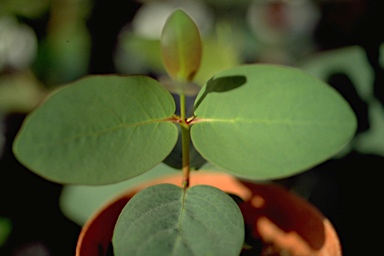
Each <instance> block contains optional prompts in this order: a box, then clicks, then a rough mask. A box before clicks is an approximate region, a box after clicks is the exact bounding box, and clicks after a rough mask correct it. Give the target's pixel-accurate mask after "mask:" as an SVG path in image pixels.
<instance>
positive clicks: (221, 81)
mask: <svg viewBox="0 0 384 256" xmlns="http://www.w3.org/2000/svg"><path fill="white" fill-rule="evenodd" d="M174 112H175V103H174V100H173V98H172V96H171V95H170V93H169V92H168V91H166V90H165V89H163V88H162V86H161V85H160V84H159V83H158V82H157V81H155V80H153V79H151V78H148V77H145V76H127V77H119V76H90V77H87V78H84V79H81V80H79V81H77V82H75V83H73V84H71V85H68V86H66V87H65V88H63V89H61V90H59V91H58V92H56V93H54V94H53V95H52V96H51V97H49V99H47V100H46V101H45V102H44V103H43V104H42V105H41V106H40V107H39V108H38V109H36V111H34V112H33V113H31V114H30V115H29V116H28V117H27V119H26V121H25V122H24V124H23V126H22V128H21V130H20V132H19V134H18V136H17V139H16V141H15V143H14V152H15V154H16V156H17V158H18V159H19V161H20V162H21V163H23V164H25V165H26V166H27V167H28V168H30V169H31V170H33V171H35V172H36V173H38V174H39V175H41V176H43V177H45V178H47V179H49V180H53V181H56V182H60V183H72V184H107V183H113V182H118V181H122V180H126V179H129V178H131V177H134V176H137V175H139V174H141V173H144V172H146V171H148V170H150V169H151V168H152V167H154V166H155V165H157V164H158V163H160V162H161V161H163V160H164V159H165V158H166V156H167V155H168V154H169V153H170V152H171V150H172V148H173V147H174V146H175V144H176V141H177V137H178V131H177V127H176V124H175V123H173V121H174V118H173V114H174ZM194 114H195V116H196V118H195V120H194V123H193V124H192V127H191V139H192V142H193V143H194V145H195V147H196V149H197V150H198V151H199V153H200V154H201V155H202V156H203V157H204V158H205V159H207V160H208V161H209V162H211V163H213V164H215V165H218V166H220V167H222V168H224V169H226V170H228V171H230V172H231V173H234V174H236V175H239V176H243V177H247V178H253V179H272V178H280V177H286V176H289V175H292V174H295V173H297V172H300V171H303V170H305V169H307V168H310V167H312V166H314V165H316V164H318V163H320V162H322V161H324V160H326V159H327V158H329V157H331V156H332V155H333V154H335V153H336V152H337V151H338V150H340V148H341V147H343V146H344V145H345V144H346V143H347V142H348V141H349V140H350V139H351V138H352V136H353V135H354V131H355V129H356V120H355V116H354V114H353V112H352V110H351V108H350V107H349V105H348V103H347V102H346V101H345V100H344V99H343V98H342V97H341V96H340V95H339V94H338V93H337V92H336V91H334V90H333V89H332V88H331V87H329V86H328V85H326V84H325V83H323V82H321V81H319V80H317V79H315V78H313V77H310V76H308V75H307V74H305V73H303V72H302V71H300V70H297V69H294V68H287V67H278V66H271V65H249V66H241V67H238V68H234V69H230V70H227V71H223V72H221V73H219V74H217V75H216V76H215V77H213V78H212V79H211V80H210V81H208V82H207V84H206V85H205V86H204V87H203V88H202V90H201V91H200V93H199V95H198V97H197V99H196V102H195V111H194Z"/></svg>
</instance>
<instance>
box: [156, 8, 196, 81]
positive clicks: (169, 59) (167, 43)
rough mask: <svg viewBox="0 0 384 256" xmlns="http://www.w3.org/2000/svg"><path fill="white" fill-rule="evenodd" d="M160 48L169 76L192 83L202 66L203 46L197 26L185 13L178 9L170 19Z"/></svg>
mask: <svg viewBox="0 0 384 256" xmlns="http://www.w3.org/2000/svg"><path fill="white" fill-rule="evenodd" d="M160 46H161V56H162V59H163V63H164V66H165V68H166V70H167V72H168V74H169V75H170V76H171V77H172V78H173V79H175V80H177V81H192V79H193V77H194V76H195V74H196V72H197V70H198V69H199V66H200V61H201V55H202V53H201V52H202V50H201V49H202V44H201V37H200V32H199V30H198V28H197V26H196V24H195V23H194V21H193V20H192V19H191V18H190V17H189V16H188V15H187V14H186V13H185V12H184V11H182V10H179V9H178V10H176V11H174V12H173V13H172V14H171V15H170V16H169V17H168V19H167V21H166V23H165V25H164V28H163V31H162V34H161V39H160Z"/></svg>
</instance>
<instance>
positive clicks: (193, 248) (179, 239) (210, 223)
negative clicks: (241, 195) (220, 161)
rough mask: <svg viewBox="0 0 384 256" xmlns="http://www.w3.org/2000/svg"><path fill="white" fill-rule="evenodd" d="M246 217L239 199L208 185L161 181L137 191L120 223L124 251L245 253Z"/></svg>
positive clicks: (117, 235) (116, 241)
mask: <svg viewBox="0 0 384 256" xmlns="http://www.w3.org/2000/svg"><path fill="white" fill-rule="evenodd" d="M243 242H244V221H243V217H242V214H241V211H240V209H239V208H238V206H237V205H236V203H235V201H233V199H232V198H231V197H230V196H228V195H227V194H226V193H224V192H223V191H221V190H219V189H217V188H215V187H211V186H206V185H200V186H193V187H191V188H188V189H187V190H185V191H184V190H183V189H182V188H180V187H177V186H175V185H171V184H160V185H156V186H152V187H149V188H146V189H144V190H142V191H140V192H139V193H137V194H136V195H135V196H134V197H133V198H132V199H131V200H130V201H129V202H128V204H127V205H126V206H125V208H124V209H123V211H122V212H121V214H120V216H119V219H118V221H117V223H116V227H115V231H114V235H113V239H112V243H113V247H114V253H115V255H116V256H120V255H132V256H133V255H140V256H144V255H170V256H171V255H175V256H176V255H177V256H179V255H228V256H230V255H239V253H240V251H241V248H242V245H243Z"/></svg>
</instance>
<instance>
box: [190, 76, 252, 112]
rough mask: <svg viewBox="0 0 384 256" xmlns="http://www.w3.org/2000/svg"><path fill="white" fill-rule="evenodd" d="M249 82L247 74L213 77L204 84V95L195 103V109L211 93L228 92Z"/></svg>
mask: <svg viewBox="0 0 384 256" xmlns="http://www.w3.org/2000/svg"><path fill="white" fill-rule="evenodd" d="M246 82H247V79H246V78H245V76H225V77H218V78H215V77H212V78H211V79H209V81H208V82H207V84H206V85H205V86H204V88H203V90H204V92H203V95H201V97H199V98H198V99H197V101H196V103H195V110H196V109H197V108H198V107H199V105H200V104H201V102H202V101H203V100H204V98H205V97H206V96H207V95H208V94H209V93H214V92H218V93H219V92H228V91H231V90H234V89H236V88H238V87H240V86H242V85H243V84H245V83H246Z"/></svg>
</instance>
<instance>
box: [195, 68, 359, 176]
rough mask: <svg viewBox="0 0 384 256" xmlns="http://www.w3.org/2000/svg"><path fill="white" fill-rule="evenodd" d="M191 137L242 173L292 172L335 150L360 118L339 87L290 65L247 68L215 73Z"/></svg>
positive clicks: (213, 160)
mask: <svg viewBox="0 0 384 256" xmlns="http://www.w3.org/2000/svg"><path fill="white" fill-rule="evenodd" d="M195 115H196V119H195V122H196V123H195V124H194V125H193V126H192V127H191V138H192V141H193V143H194V145H195V147H196V149H197V150H198V151H199V152H200V153H201V155H202V156H203V157H204V158H206V159H207V160H208V161H210V162H211V163H213V164H215V165H217V166H219V167H222V168H224V169H227V170H228V171H230V172H232V173H234V174H236V175H239V176H243V177H248V178H254V179H273V178H282V177H286V176H290V175H293V174H295V173H298V172H300V171H303V170H305V169H307V168H310V167H312V166H314V165H316V164H318V163H320V162H322V161H324V160H326V159H327V158H329V157H331V156H332V155H333V154H335V153H336V152H337V151H338V150H340V148H341V147H343V146H344V145H345V144H346V143H347V142H348V141H349V140H350V139H351V138H352V137H353V135H354V133H355V130H356V118H355V115H354V113H353V111H352V110H351V108H350V106H349V105H348V103H347V102H346V101H345V99H344V98H343V97H342V96H341V95H339V94H338V93H337V92H336V91H335V90H334V89H333V88H331V87H330V86H328V85H327V84H325V83H323V82H322V81H320V80H317V79H315V78H313V77H311V76H309V75H307V74H305V73H304V72H302V71H300V70H298V69H295V68H290V67H280V66H273V65H245V66H240V67H237V68H233V69H230V70H227V71H224V72H221V73H219V74H218V75H216V76H214V77H213V78H212V79H211V80H210V81H208V83H207V84H206V85H205V86H204V87H203V89H202V90H201V92H200V93H199V95H198V97H197V99H196V102H195Z"/></svg>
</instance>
